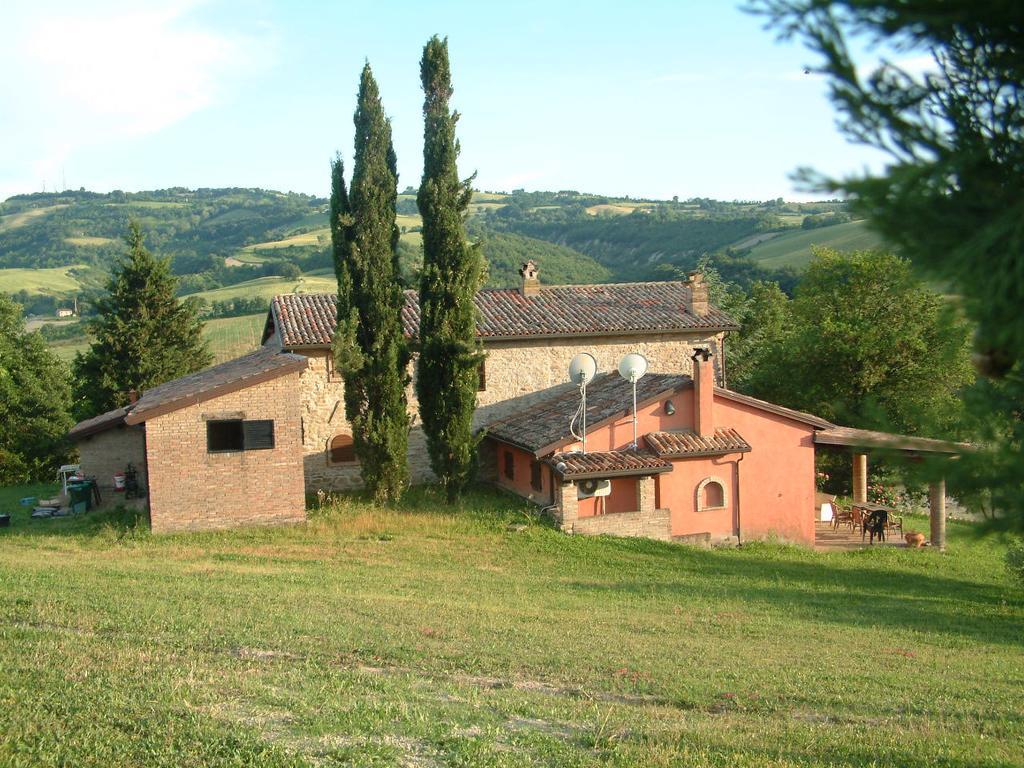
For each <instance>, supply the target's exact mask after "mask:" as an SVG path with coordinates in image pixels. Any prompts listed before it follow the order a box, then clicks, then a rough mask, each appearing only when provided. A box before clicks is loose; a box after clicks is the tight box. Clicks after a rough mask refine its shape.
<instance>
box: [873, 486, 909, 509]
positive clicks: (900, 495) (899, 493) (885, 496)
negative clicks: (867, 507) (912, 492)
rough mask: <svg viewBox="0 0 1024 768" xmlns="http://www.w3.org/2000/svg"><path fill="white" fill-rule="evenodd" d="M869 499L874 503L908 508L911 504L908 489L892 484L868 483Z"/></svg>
mask: <svg viewBox="0 0 1024 768" xmlns="http://www.w3.org/2000/svg"><path fill="white" fill-rule="evenodd" d="M868 501H870V502H871V503H873V504H885V505H886V506H887V507H893V508H908V507H910V506H911V499H910V496H909V495H908V494H907V492H906V491H904V490H902V489H900V488H896V487H895V486H892V485H883V484H882V483H868Z"/></svg>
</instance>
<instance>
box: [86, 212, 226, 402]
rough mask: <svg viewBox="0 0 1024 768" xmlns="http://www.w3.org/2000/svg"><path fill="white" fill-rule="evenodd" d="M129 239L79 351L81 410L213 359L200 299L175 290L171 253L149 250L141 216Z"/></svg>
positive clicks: (132, 225)
mask: <svg viewBox="0 0 1024 768" xmlns="http://www.w3.org/2000/svg"><path fill="white" fill-rule="evenodd" d="M127 242H128V248H129V252H128V256H127V258H125V259H123V260H122V261H121V263H120V264H118V265H117V266H116V267H115V269H114V272H113V274H112V275H111V278H110V281H109V282H108V283H107V295H106V296H104V297H102V298H100V299H98V300H97V301H96V313H97V314H96V317H95V318H94V319H93V320H90V321H89V324H88V327H89V331H90V333H91V334H92V336H93V342H92V344H91V345H90V346H89V349H88V350H87V351H86V352H85V353H82V352H79V353H78V354H77V355H76V356H75V361H74V366H73V368H74V375H75V407H76V409H77V411H78V414H79V415H80V416H81V417H82V418H87V417H89V416H93V415H96V414H98V413H103V412H104V411H109V410H111V409H113V408H117V407H118V406H121V405H124V404H125V403H127V402H128V393H129V391H130V390H133V389H134V390H136V391H137V392H140V393H141V392H143V391H145V390H147V389H149V388H151V387H155V386H156V385H158V384H163V383H164V382H165V381H169V380H170V379H174V378H177V377H179V376H184V375H185V374H187V373H192V372H193V371H198V370H200V369H201V368H205V367H206V366H207V365H209V364H210V362H211V360H212V357H211V355H210V353H209V350H207V348H206V342H205V341H204V340H203V337H202V330H203V324H202V322H201V321H200V320H199V317H198V315H197V312H196V307H195V305H194V304H193V302H190V301H187V300H186V301H179V300H178V299H177V298H175V288H176V286H177V281H176V280H175V278H174V276H173V275H172V274H171V269H170V264H169V262H168V260H167V259H159V258H155V257H154V256H153V255H152V254H151V253H150V252H149V251H147V250H146V248H145V246H144V245H143V235H142V230H141V229H140V228H139V225H138V223H137V222H134V221H133V222H131V223H130V224H129V225H128V236H127Z"/></svg>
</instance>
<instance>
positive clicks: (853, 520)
mask: <svg viewBox="0 0 1024 768" xmlns="http://www.w3.org/2000/svg"><path fill="white" fill-rule="evenodd" d="M867 518H868V513H867V512H865V511H864V509H863V508H862V507H858V506H857V505H856V504H854V505H852V506H851V507H850V530H851V531H856V530H857V529H858V528H860V530H861V538H864V535H863V534H864V523H865V522H866V521H867Z"/></svg>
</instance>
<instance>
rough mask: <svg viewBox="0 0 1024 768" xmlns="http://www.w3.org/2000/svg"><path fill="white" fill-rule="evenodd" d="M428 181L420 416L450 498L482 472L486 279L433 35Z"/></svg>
mask: <svg viewBox="0 0 1024 768" xmlns="http://www.w3.org/2000/svg"><path fill="white" fill-rule="evenodd" d="M420 77H421V79H422V82H423V91H424V94H425V98H424V102H423V116H424V123H425V125H424V130H423V181H422V183H421V184H420V189H419V194H418V195H417V197H416V202H417V204H418V205H419V209H420V215H421V216H422V217H423V272H422V274H421V278H420V331H419V343H420V357H419V363H418V369H417V377H416V393H417V396H418V397H419V404H420V419H421V420H422V422H423V431H424V432H425V433H426V436H427V447H428V449H429V453H430V465H431V467H432V468H433V470H434V473H435V474H436V475H437V477H438V478H439V479H440V481H441V485H442V486H443V487H444V489H445V493H446V495H447V497H448V501H449V502H454V501H456V500H457V499H458V497H459V496H460V495H461V493H462V491H463V489H464V488H465V487H466V485H467V484H468V483H469V482H470V481H471V480H472V479H473V476H474V474H475V473H476V457H477V450H476V449H477V443H478V442H479V439H478V438H476V437H474V435H473V411H474V409H475V408H476V392H477V387H478V382H479V372H478V371H479V366H480V363H481V361H482V360H483V353H482V351H481V348H480V344H479V342H478V341H477V338H476V307H475V305H474V303H473V297H474V296H475V295H476V292H477V290H478V289H479V288H480V285H481V283H482V282H483V272H484V261H483V256H482V255H481V253H480V249H479V247H478V246H476V245H470V244H469V243H468V242H467V240H466V231H465V219H466V210H467V208H468V206H469V201H470V197H471V196H472V188H471V184H472V181H473V177H470V178H469V179H467V180H465V181H460V180H459V174H458V168H457V167H456V159H457V158H458V155H459V143H458V141H457V140H456V138H455V124H456V122H457V121H458V119H459V115H458V113H455V112H450V111H449V109H448V100H449V99H450V98H451V95H452V85H451V71H450V68H449V64H448V41H447V39H445V40H441V39H440V38H438V37H437V36H434V37H432V38H431V39H430V41H429V42H428V43H427V44H426V46H425V47H424V49H423V59H422V61H421V62H420Z"/></svg>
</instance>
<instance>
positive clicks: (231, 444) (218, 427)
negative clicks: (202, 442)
mask: <svg viewBox="0 0 1024 768" xmlns="http://www.w3.org/2000/svg"><path fill="white" fill-rule="evenodd" d="M206 450H207V451H209V452H210V453H222V452H224V451H242V450H245V433H244V431H243V430H242V420H241V419H231V420H230V421H229V420H224V421H208V422H206Z"/></svg>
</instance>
